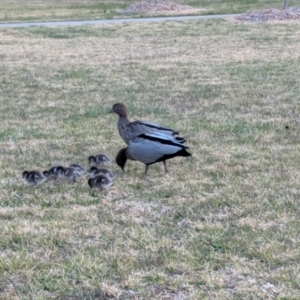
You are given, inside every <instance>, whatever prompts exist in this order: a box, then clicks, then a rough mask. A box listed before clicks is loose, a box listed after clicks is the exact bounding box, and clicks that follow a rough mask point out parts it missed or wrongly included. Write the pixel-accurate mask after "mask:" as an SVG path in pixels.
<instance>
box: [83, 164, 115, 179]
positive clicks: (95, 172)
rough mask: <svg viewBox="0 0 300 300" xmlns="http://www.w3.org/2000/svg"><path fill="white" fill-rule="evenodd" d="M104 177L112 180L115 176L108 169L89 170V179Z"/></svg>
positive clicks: (94, 168)
mask: <svg viewBox="0 0 300 300" xmlns="http://www.w3.org/2000/svg"><path fill="white" fill-rule="evenodd" d="M101 174H103V175H106V176H107V177H108V178H109V179H110V180H114V179H115V175H114V174H113V173H112V172H111V171H110V170H108V169H106V168H99V169H98V168H96V167H91V168H90V170H89V175H90V177H91V178H94V177H96V176H98V175H101Z"/></svg>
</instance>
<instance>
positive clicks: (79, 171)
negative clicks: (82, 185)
mask: <svg viewBox="0 0 300 300" xmlns="http://www.w3.org/2000/svg"><path fill="white" fill-rule="evenodd" d="M69 167H70V168H73V169H75V171H76V172H77V174H78V177H80V176H82V175H83V174H84V173H85V172H86V168H84V167H82V166H81V165H78V164H70V165H69Z"/></svg>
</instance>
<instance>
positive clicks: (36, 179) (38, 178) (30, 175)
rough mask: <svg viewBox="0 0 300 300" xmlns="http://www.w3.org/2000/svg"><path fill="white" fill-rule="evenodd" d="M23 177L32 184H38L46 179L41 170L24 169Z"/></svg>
mask: <svg viewBox="0 0 300 300" xmlns="http://www.w3.org/2000/svg"><path fill="white" fill-rule="evenodd" d="M22 178H23V179H24V180H25V181H26V182H27V183H28V184H31V185H38V184H40V183H42V182H44V181H45V180H46V177H45V176H44V175H43V174H41V173H40V172H39V171H35V170H33V171H24V172H23V173H22Z"/></svg>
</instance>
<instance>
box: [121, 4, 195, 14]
mask: <svg viewBox="0 0 300 300" xmlns="http://www.w3.org/2000/svg"><path fill="white" fill-rule="evenodd" d="M123 12H125V13H146V14H154V13H175V14H178V13H182V12H184V13H196V12H199V9H196V8H194V7H192V6H188V5H182V4H178V3H174V2H161V3H146V2H137V3H133V4H131V5H130V6H128V7H127V8H125V9H124V11H123Z"/></svg>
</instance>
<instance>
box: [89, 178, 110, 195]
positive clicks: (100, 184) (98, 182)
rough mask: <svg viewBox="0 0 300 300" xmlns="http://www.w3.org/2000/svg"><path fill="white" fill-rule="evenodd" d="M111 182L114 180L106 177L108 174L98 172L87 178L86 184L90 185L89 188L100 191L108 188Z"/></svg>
mask: <svg viewBox="0 0 300 300" xmlns="http://www.w3.org/2000/svg"><path fill="white" fill-rule="evenodd" d="M113 183H114V180H112V179H110V178H108V176H106V175H104V174H100V175H98V176H96V177H93V178H90V179H89V180H88V185H89V186H90V188H91V189H92V188H96V189H98V190H100V191H101V190H103V189H107V188H109V187H110V186H111V185H112V184H113Z"/></svg>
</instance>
